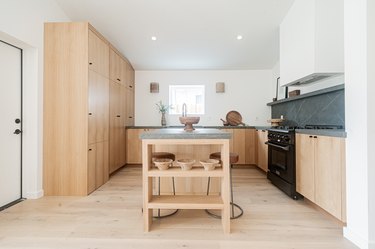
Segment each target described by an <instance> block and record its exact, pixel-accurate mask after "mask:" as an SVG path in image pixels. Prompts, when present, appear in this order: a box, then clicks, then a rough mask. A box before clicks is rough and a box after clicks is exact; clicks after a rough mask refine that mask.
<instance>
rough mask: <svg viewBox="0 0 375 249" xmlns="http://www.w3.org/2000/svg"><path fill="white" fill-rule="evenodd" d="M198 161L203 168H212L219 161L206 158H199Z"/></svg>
mask: <svg viewBox="0 0 375 249" xmlns="http://www.w3.org/2000/svg"><path fill="white" fill-rule="evenodd" d="M199 162H200V163H201V164H202V165H203V167H204V169H205V170H214V169H215V167H216V165H218V164H219V162H220V161H219V160H216V159H206V160H200V161H199Z"/></svg>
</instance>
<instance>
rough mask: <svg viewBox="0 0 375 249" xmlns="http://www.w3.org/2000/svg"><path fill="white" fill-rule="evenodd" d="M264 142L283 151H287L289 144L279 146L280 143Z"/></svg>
mask: <svg viewBox="0 0 375 249" xmlns="http://www.w3.org/2000/svg"><path fill="white" fill-rule="evenodd" d="M265 144H267V145H269V146H272V147H276V148H279V149H282V150H285V151H289V145H287V146H281V145H277V144H274V143H270V142H265Z"/></svg>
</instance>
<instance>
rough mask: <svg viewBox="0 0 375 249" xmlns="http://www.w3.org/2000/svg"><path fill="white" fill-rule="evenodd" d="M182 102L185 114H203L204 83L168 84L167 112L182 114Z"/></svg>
mask: <svg viewBox="0 0 375 249" xmlns="http://www.w3.org/2000/svg"><path fill="white" fill-rule="evenodd" d="M184 103H185V104H186V107H187V114H189V115H190V114H204V85H170V86H169V104H170V105H171V107H172V108H171V109H169V114H182V105H183V104H184Z"/></svg>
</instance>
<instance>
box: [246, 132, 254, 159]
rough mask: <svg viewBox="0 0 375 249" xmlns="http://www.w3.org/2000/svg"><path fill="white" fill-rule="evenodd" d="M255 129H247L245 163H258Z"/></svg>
mask: <svg viewBox="0 0 375 249" xmlns="http://www.w3.org/2000/svg"><path fill="white" fill-rule="evenodd" d="M255 135H256V133H255V129H245V152H246V154H245V164H256V160H255V159H256V156H255V152H256V149H255V147H256V144H255V141H256V139H255Z"/></svg>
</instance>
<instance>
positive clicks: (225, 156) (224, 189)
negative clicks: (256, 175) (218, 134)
mask: <svg viewBox="0 0 375 249" xmlns="http://www.w3.org/2000/svg"><path fill="white" fill-rule="evenodd" d="M221 155H222V156H221V161H222V163H223V171H224V177H223V179H222V184H221V197H222V199H223V203H224V208H223V210H222V212H221V223H222V225H223V230H224V233H230V191H229V189H230V179H229V177H230V174H229V170H230V168H229V167H230V162H229V141H228V140H226V141H224V143H223V146H222V147H221Z"/></svg>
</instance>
